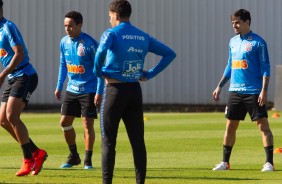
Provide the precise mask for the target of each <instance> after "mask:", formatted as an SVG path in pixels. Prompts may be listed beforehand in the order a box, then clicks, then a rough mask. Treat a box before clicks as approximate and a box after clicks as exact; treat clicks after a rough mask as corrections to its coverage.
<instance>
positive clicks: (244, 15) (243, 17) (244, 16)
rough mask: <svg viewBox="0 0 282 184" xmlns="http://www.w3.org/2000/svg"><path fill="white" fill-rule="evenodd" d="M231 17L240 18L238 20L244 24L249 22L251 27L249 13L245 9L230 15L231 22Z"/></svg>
mask: <svg viewBox="0 0 282 184" xmlns="http://www.w3.org/2000/svg"><path fill="white" fill-rule="evenodd" d="M232 17H240V19H241V20H243V21H244V22H246V21H247V20H249V21H250V25H251V13H250V12H249V11H248V10H245V9H240V10H237V11H235V12H234V13H233V14H232V15H231V20H232Z"/></svg>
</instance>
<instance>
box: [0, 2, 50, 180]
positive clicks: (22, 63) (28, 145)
mask: <svg viewBox="0 0 282 184" xmlns="http://www.w3.org/2000/svg"><path fill="white" fill-rule="evenodd" d="M0 35H1V36H0V61H1V63H2V65H3V66H4V70H3V71H2V72H1V73H0V87H1V86H2V85H3V83H4V81H5V78H6V77H7V76H8V86H7V88H6V89H5V90H4V92H3V94H2V101H1V109H0V122H1V126H2V127H3V128H4V129H6V130H7V131H8V132H9V133H10V134H11V135H12V137H13V138H14V139H15V140H16V141H17V142H18V143H19V144H20V145H21V148H22V151H23V156H24V158H23V164H22V167H21V168H20V170H19V171H18V172H16V176H25V175H28V174H30V173H31V174H32V175H37V174H38V173H39V172H40V171H41V168H42V165H43V163H44V161H45V159H46V157H47V153H46V151H44V150H42V149H39V148H38V147H37V146H36V145H35V144H34V143H33V141H32V140H31V139H30V138H29V133H28V130H27V128H26V126H25V125H24V123H23V122H22V120H21V119H20V115H21V113H22V111H23V109H24V107H25V106H26V105H27V103H28V101H29V98H30V96H31V94H32V93H33V91H34V90H35V89H36V87H37V83H38V76H37V74H36V71H35V69H34V68H33V66H32V64H31V63H30V62H29V56H28V51H27V48H26V46H25V43H24V41H23V38H22V35H21V33H20V31H19V30H18V28H17V26H16V25H15V24H14V23H13V22H11V21H9V20H7V19H5V18H4V17H3V1H2V0H0Z"/></svg>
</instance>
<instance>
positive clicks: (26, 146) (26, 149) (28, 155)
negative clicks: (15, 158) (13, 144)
mask: <svg viewBox="0 0 282 184" xmlns="http://www.w3.org/2000/svg"><path fill="white" fill-rule="evenodd" d="M21 148H22V150H23V155H24V158H25V159H29V158H32V154H31V151H30V144H29V143H26V144H22V145H21Z"/></svg>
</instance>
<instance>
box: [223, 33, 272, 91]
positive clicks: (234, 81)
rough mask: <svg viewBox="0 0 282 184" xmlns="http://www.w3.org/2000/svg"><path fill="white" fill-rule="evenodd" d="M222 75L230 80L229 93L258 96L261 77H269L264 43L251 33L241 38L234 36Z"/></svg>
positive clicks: (260, 87)
mask: <svg viewBox="0 0 282 184" xmlns="http://www.w3.org/2000/svg"><path fill="white" fill-rule="evenodd" d="M223 75H224V76H225V77H228V78H231V79H230V87H229V91H233V92H238V93H243V94H259V93H260V92H261V89H262V78H263V76H267V77H269V76H270V63H269V56H268V51H267V44H266V42H265V41H264V40H263V39H262V38H261V37H260V36H258V35H257V34H255V33H253V32H250V33H248V34H246V35H244V36H243V37H242V38H241V36H240V35H236V36H234V37H233V38H232V39H231V40H230V43H229V59H228V63H227V66H226V68H225V71H224V74H223Z"/></svg>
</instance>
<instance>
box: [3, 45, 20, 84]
mask: <svg viewBox="0 0 282 184" xmlns="http://www.w3.org/2000/svg"><path fill="white" fill-rule="evenodd" d="M12 49H13V51H14V53H15V54H14V56H13V57H12V60H11V61H10V64H9V65H8V66H7V67H6V68H5V69H4V70H3V71H2V72H1V73H0V86H2V84H3V82H4V80H5V78H6V77H7V75H8V74H10V73H12V72H13V70H14V69H15V68H16V67H17V66H18V65H19V64H20V63H21V62H22V60H23V59H24V50H23V47H22V45H15V46H13V47H12Z"/></svg>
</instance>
